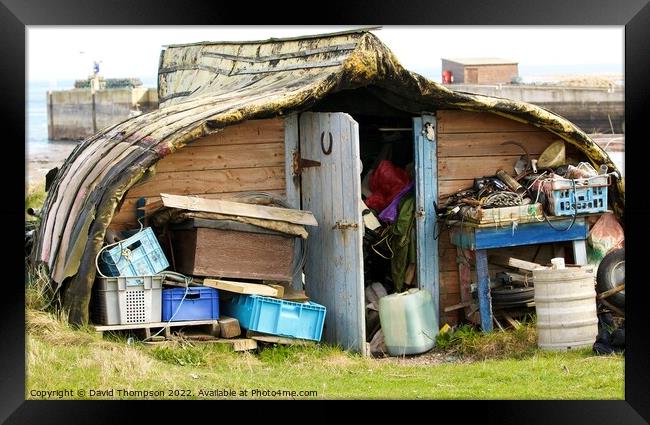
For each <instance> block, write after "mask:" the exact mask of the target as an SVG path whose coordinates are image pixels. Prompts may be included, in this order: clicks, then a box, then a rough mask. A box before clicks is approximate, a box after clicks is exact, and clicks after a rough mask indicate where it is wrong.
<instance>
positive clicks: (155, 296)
mask: <svg viewBox="0 0 650 425" xmlns="http://www.w3.org/2000/svg"><path fill="white" fill-rule="evenodd" d="M162 281H163V277H162V276H160V275H155V276H128V277H127V276H122V277H109V278H105V277H98V278H97V280H96V281H95V288H94V293H93V298H94V302H93V315H92V318H93V322H95V323H96V324H98V325H127V324H132V323H155V322H160V321H161V316H162Z"/></svg>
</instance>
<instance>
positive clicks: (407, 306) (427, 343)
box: [379, 288, 438, 356]
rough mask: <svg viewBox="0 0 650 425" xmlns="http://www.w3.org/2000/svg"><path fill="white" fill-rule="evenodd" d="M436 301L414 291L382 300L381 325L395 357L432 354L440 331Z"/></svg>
mask: <svg viewBox="0 0 650 425" xmlns="http://www.w3.org/2000/svg"><path fill="white" fill-rule="evenodd" d="M434 315H435V311H434V306H433V298H432V297H431V294H430V293H429V292H428V291H425V290H421V289H417V288H413V289H409V290H408V291H407V292H402V293H399V294H391V295H387V296H385V297H382V298H380V300H379V321H380V322H381V329H382V331H383V333H384V341H385V343H386V347H387V349H388V354H390V355H391V356H403V355H408V354H419V353H424V352H426V351H429V350H430V349H432V348H433V346H434V345H435V342H436V334H437V333H438V329H437V326H436V320H435V316H434Z"/></svg>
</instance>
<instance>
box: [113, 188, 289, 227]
mask: <svg viewBox="0 0 650 425" xmlns="http://www.w3.org/2000/svg"><path fill="white" fill-rule="evenodd" d="M264 192H268V193H272V194H274V195H278V196H279V197H280V198H284V195H285V191H284V190H283V189H272V190H264ZM240 193H244V192H223V193H205V194H202V195H201V197H202V198H209V199H236V198H235V196H236V195H237V194H240ZM127 194H128V193H127ZM175 194H176V195H191V193H175ZM144 198H145V215H149V214H151V213H152V212H154V211H155V210H156V209H159V208H161V207H162V206H163V204H162V199H161V198H160V196H149V197H144ZM138 199H139V198H126V199H124V200H123V202H122V205H121V206H120V208H119V209H118V211H117V213H116V214H115V216H113V220H112V221H111V226H110V228H111V229H115V228H119V227H121V225H123V224H126V225H131V227H128V226H127V227H124V228H126V229H129V228H135V227H138V226H137V225H136V224H137V223H136V203H137V201H138Z"/></svg>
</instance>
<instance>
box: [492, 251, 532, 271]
mask: <svg viewBox="0 0 650 425" xmlns="http://www.w3.org/2000/svg"><path fill="white" fill-rule="evenodd" d="M489 261H490V263H494V264H499V265H502V266H508V267H514V268H517V269H521V270H526V271H530V272H532V271H533V270H535V269H539V268H545V267H543V266H542V265H541V264H538V263H531V262H530V261H525V260H520V259H518V258H513V257H504V256H501V255H490V257H489Z"/></svg>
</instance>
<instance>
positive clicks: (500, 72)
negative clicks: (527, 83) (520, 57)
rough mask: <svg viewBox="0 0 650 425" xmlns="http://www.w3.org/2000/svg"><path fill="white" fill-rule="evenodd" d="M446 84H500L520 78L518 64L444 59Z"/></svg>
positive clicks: (486, 60)
mask: <svg viewBox="0 0 650 425" xmlns="http://www.w3.org/2000/svg"><path fill="white" fill-rule="evenodd" d="M442 74H443V78H442V82H443V83H445V84H451V83H454V84H459V83H464V84H500V83H510V82H512V81H513V79H516V78H517V77H519V68H518V63H517V62H515V61H512V60H507V59H501V58H455V59H444V58H443V59H442Z"/></svg>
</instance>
